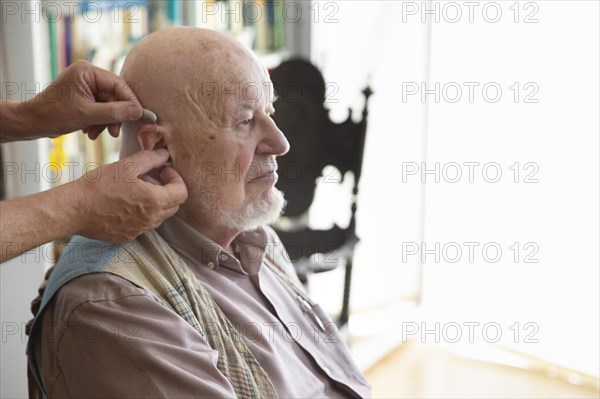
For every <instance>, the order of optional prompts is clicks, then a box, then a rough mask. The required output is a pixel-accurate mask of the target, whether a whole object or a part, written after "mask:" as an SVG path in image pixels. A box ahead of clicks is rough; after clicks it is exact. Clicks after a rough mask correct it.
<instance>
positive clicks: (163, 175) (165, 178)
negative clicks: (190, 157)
mask: <svg viewBox="0 0 600 399" xmlns="http://www.w3.org/2000/svg"><path fill="white" fill-rule="evenodd" d="M160 179H161V181H162V182H163V184H164V185H165V186H164V187H165V188H166V189H167V192H168V194H169V197H170V199H171V201H172V202H171V204H172V205H175V204H182V203H183V202H184V201H185V200H186V199H187V197H188V192H187V187H186V186H185V183H184V181H183V178H182V177H181V176H180V175H179V173H177V172H176V171H175V169H173V168H172V167H170V166H165V167H164V168H163V169H162V171H161V172H160Z"/></svg>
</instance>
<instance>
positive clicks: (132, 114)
mask: <svg viewBox="0 0 600 399" xmlns="http://www.w3.org/2000/svg"><path fill="white" fill-rule="evenodd" d="M127 109H128V110H129V120H132V121H136V120H138V119H140V117H141V116H142V115H141V111H142V108H141V107H140V106H139V105H137V104H130V105H129V107H127Z"/></svg>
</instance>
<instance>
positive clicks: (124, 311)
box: [34, 217, 370, 398]
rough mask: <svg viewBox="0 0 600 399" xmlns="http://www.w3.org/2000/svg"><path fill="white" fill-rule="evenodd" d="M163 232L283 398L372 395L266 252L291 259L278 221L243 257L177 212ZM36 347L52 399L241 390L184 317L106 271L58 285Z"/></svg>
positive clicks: (238, 247) (240, 243)
mask: <svg viewBox="0 0 600 399" xmlns="http://www.w3.org/2000/svg"><path fill="white" fill-rule="evenodd" d="M158 232H159V234H160V235H161V236H162V237H163V238H164V239H165V240H166V241H167V242H168V243H169V244H170V245H171V247H172V248H173V249H174V250H175V251H176V252H177V253H178V254H179V255H180V256H181V257H182V258H183V260H184V261H185V262H186V263H187V265H188V266H189V267H190V269H191V270H192V271H193V273H194V274H195V276H196V277H197V278H198V279H199V280H200V281H201V282H202V284H204V286H205V287H206V289H207V290H208V292H209V293H210V294H211V295H212V297H213V299H214V300H215V302H216V303H217V305H218V306H219V307H220V308H221V310H222V311H223V312H224V313H225V315H226V316H227V318H228V319H229V321H230V322H231V323H232V325H233V326H234V328H236V330H237V331H238V332H239V334H240V336H241V337H242V339H244V340H245V342H246V344H247V346H248V347H249V349H250V351H251V352H252V353H253V354H254V356H255V357H256V359H257V360H258V361H259V363H260V364H261V366H262V367H263V369H264V370H265V372H266V373H267V375H268V376H269V378H270V379H271V382H272V383H273V385H274V387H275V390H276V391H277V394H278V396H279V397H280V398H332V397H343V398H347V397H369V396H370V387H369V384H368V383H367V381H366V380H365V379H364V377H363V376H362V374H361V373H360V371H359V370H358V369H357V367H356V365H355V363H354V361H353V360H352V357H351V355H350V353H349V351H348V348H347V347H346V345H345V344H344V343H343V342H342V338H341V337H340V336H339V333H338V331H337V329H336V327H335V324H334V323H333V322H332V321H331V320H330V319H329V317H327V316H326V315H325V314H324V313H323V311H322V310H321V308H320V307H319V306H318V305H315V306H314V307H313V310H314V312H315V314H316V315H317V316H318V318H319V319H320V321H321V322H322V323H323V325H324V326H325V330H324V331H323V330H322V329H321V327H320V326H319V325H318V324H317V323H316V322H315V320H314V316H312V317H311V315H310V314H308V313H306V312H305V311H303V308H302V307H301V306H300V303H299V302H298V299H297V296H296V294H295V293H294V292H293V291H292V290H291V289H290V288H289V287H288V286H287V285H286V284H284V283H282V281H281V280H280V279H279V278H278V276H277V275H276V274H275V272H273V271H272V270H271V269H270V268H269V267H267V266H266V265H265V263H264V262H265V259H264V258H265V252H266V253H268V254H270V255H275V258H276V259H278V261H279V262H281V261H282V259H283V260H284V261H285V259H286V258H287V255H286V253H285V250H284V249H283V245H282V244H281V242H280V241H279V238H278V237H277V235H276V234H275V233H274V232H273V231H272V230H271V229H270V228H261V229H258V230H256V231H252V232H245V233H242V234H240V235H239V236H238V237H237V238H236V240H235V241H234V243H233V244H234V249H235V252H236V253H237V254H238V256H239V258H240V259H239V260H238V259H236V257H235V256H232V254H229V253H227V252H226V251H224V250H223V249H222V248H221V247H220V246H218V245H217V244H216V243H214V242H212V241H211V240H209V239H208V238H206V237H204V236H203V235H202V234H200V233H198V232H197V231H196V230H195V229H193V228H192V227H191V226H189V225H188V224H186V223H185V222H184V221H183V220H181V219H179V218H176V217H174V218H172V219H170V220H168V221H166V222H165V223H164V224H163V226H161V228H159V229H158ZM269 257H273V256H269ZM284 267H288V268H290V267H291V264H286V265H284ZM34 353H35V356H36V361H37V362H38V365H39V367H40V370H41V374H42V378H43V380H44V385H45V387H46V390H47V392H48V394H49V395H50V397H77V398H84V397H168V398H175V397H235V394H234V393H233V389H232V387H231V386H230V385H229V383H228V381H227V380H226V379H225V378H224V377H223V376H222V375H221V373H220V372H219V370H218V369H217V367H216V362H217V358H218V353H217V352H216V351H214V350H213V349H212V348H210V346H209V345H208V344H207V342H206V341H205V340H204V339H203V338H202V337H201V336H200V335H199V334H198V333H197V332H196V331H195V330H194V329H193V328H192V327H191V326H190V325H189V324H188V323H187V322H186V321H185V320H183V319H182V318H181V317H179V316H178V315H177V314H175V313H174V312H173V311H171V310H169V309H167V308H165V307H164V306H162V305H161V304H160V301H159V300H158V298H156V297H155V296H154V295H153V294H151V293H150V292H148V291H145V290H143V289H141V288H139V287H136V286H135V285H133V284H132V283H130V282H128V281H126V280H124V279H122V278H120V277H117V276H114V275H111V274H108V273H97V274H89V275H85V276H82V277H79V278H76V279H75V280H72V281H71V282H69V283H67V284H66V285H65V286H63V287H62V288H61V289H60V290H59V291H58V293H57V294H56V296H55V298H54V299H53V300H52V302H51V303H50V304H49V306H48V308H47V310H46V313H45V314H44V317H43V331H42V339H41V342H40V344H39V345H37V346H36V348H34Z"/></svg>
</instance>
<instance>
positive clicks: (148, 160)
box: [118, 148, 169, 176]
mask: <svg viewBox="0 0 600 399" xmlns="http://www.w3.org/2000/svg"><path fill="white" fill-rule="evenodd" d="M168 160H169V152H168V151H167V150H165V149H164V148H160V149H158V150H144V151H140V152H136V153H135V154H133V155H130V156H128V157H126V158H123V159H121V160H119V161H118V162H119V163H120V164H121V165H131V164H134V165H135V167H136V172H137V175H138V176H139V175H143V174H145V173H148V172H150V171H151V170H154V169H158V168H160V167H161V166H163V165H164V164H165V163H166V162H167V161H168Z"/></svg>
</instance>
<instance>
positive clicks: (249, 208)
mask: <svg viewBox="0 0 600 399" xmlns="http://www.w3.org/2000/svg"><path fill="white" fill-rule="evenodd" d="M198 196H199V198H200V199H199V201H198V203H199V204H200V207H201V208H202V212H203V213H204V214H206V215H207V216H209V217H210V219H212V220H215V221H216V223H218V224H221V225H224V226H225V227H227V228H229V229H232V230H237V231H240V232H242V231H249V230H255V229H257V228H258V227H260V226H263V225H266V224H271V223H273V222H275V221H276V220H277V219H279V217H280V216H281V213H282V212H283V207H284V206H285V199H284V197H283V193H282V192H281V191H279V190H277V189H276V188H275V187H273V188H272V189H271V192H270V196H269V200H265V199H263V198H259V199H257V200H252V201H248V202H247V203H245V204H244V205H243V206H242V207H241V208H240V209H237V210H233V211H232V210H230V209H226V207H225V206H223V203H222V202H220V201H217V198H216V195H215V193H214V192H212V191H210V190H205V189H204V190H203V189H200V190H199V191H198Z"/></svg>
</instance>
